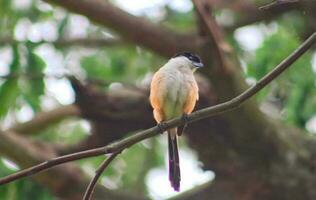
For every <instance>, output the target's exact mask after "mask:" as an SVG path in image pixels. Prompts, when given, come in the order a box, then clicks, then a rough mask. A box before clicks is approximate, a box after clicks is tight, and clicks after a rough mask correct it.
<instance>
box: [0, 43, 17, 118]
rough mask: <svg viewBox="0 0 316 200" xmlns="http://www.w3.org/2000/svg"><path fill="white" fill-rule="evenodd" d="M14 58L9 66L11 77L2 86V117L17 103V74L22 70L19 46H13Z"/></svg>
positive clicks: (0, 97) (0, 112) (0, 96)
mask: <svg viewBox="0 0 316 200" xmlns="http://www.w3.org/2000/svg"><path fill="white" fill-rule="evenodd" d="M12 52H13V55H12V57H13V59H12V62H11V64H10V66H9V70H10V72H9V78H7V79H6V80H5V81H4V82H3V84H1V86H0V118H2V117H4V116H5V115H6V114H7V112H8V111H9V109H10V108H12V107H14V106H15V105H16V103H15V102H16V99H17V97H18V95H19V88H18V80H17V78H16V75H17V74H18V72H19V70H20V60H19V59H20V58H19V52H18V47H17V46H16V45H14V46H13V47H12Z"/></svg>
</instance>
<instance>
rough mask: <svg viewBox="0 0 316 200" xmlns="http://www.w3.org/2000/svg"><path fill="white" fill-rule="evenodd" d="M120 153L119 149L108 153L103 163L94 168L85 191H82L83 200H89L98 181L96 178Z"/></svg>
mask: <svg viewBox="0 0 316 200" xmlns="http://www.w3.org/2000/svg"><path fill="white" fill-rule="evenodd" d="M119 153H120V151H117V152H115V153H113V154H112V155H110V156H109V157H108V158H107V159H105V160H104V161H103V163H102V164H101V165H100V167H99V168H98V169H97V170H96V173H95V176H94V177H93V179H92V180H91V181H90V183H89V185H88V187H87V189H86V192H85V193H84V196H83V200H90V199H92V194H93V191H94V189H95V186H96V184H97V182H98V179H99V178H100V176H101V174H102V173H103V172H104V170H105V169H106V168H107V167H108V166H109V165H110V163H111V162H112V161H113V160H114V159H115V157H116V156H117V155H118V154H119Z"/></svg>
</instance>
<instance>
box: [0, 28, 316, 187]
mask: <svg viewBox="0 0 316 200" xmlns="http://www.w3.org/2000/svg"><path fill="white" fill-rule="evenodd" d="M315 42H316V32H315V33H313V34H312V35H311V36H310V37H309V38H308V39H307V40H306V41H305V42H304V43H303V44H301V45H300V46H299V47H298V48H297V49H296V50H295V51H294V52H293V53H292V54H291V55H289V56H288V57H287V58H286V59H284V60H283V61H282V62H281V63H280V64H279V65H278V66H276V67H275V68H274V69H273V70H272V71H271V72H270V73H268V74H267V75H266V76H264V77H263V78H261V79H260V80H259V81H258V82H257V83H256V84H255V85H253V86H252V87H250V88H249V89H247V90H246V91H244V92H243V93H241V94H240V95H239V96H237V97H235V98H233V99H231V100H230V101H227V102H224V103H221V104H218V105H215V106H211V107H208V108H204V109H201V110H198V111H196V112H194V113H192V114H190V115H189V116H188V119H187V120H186V122H188V123H192V122H194V121H198V120H201V119H205V118H208V117H211V116H214V115H216V114H219V113H223V112H227V111H229V110H232V109H235V108H237V107H239V106H240V105H241V104H242V103H244V102H245V101H246V100H248V99H249V98H251V97H252V96H254V95H255V94H256V93H257V92H259V91H260V90H261V89H262V88H264V87H265V86H266V85H268V84H269V83H270V82H271V81H273V80H274V79H275V78H277V77H278V76H279V75H280V74H281V73H282V72H283V71H284V70H286V69H287V68H289V67H290V66H291V64H293V63H294V62H295V61H296V60H297V59H298V58H299V57H301V56H302V55H303V54H304V53H305V52H306V51H307V50H308V49H309V48H310V47H311V46H312V45H313V44H315ZM184 123H185V122H184V121H183V118H182V117H178V118H175V119H172V120H168V121H167V122H166V123H165V125H164V127H163V130H167V129H170V128H172V127H176V126H181V125H183V124H184ZM160 132H161V128H159V127H158V126H155V127H152V128H150V129H147V130H143V131H140V132H138V133H136V134H134V135H132V136H130V137H127V138H125V139H123V140H120V141H118V142H115V143H112V144H110V145H107V146H104V147H100V148H95V149H91V150H87V151H81V152H77V153H73V154H69V155H65V156H61V157H57V158H54V159H51V160H49V161H45V162H43V163H40V164H38V165H35V166H33V167H30V168H27V169H24V170H21V171H19V172H16V173H13V174H11V175H9V176H6V177H3V178H1V179H0V185H3V184H6V183H10V182H12V181H15V180H17V179H20V178H23V177H27V176H31V175H34V174H36V173H39V172H41V171H44V170H47V169H49V168H52V167H54V166H56V165H60V164H63V163H66V162H71V161H74V160H79V159H83V158H89V157H94V156H99V155H104V154H109V153H116V152H118V151H123V150H124V149H126V148H128V147H130V146H132V145H134V144H136V143H138V142H140V141H142V140H144V139H147V138H149V137H153V136H155V135H157V134H159V133H160ZM113 155H114V154H113Z"/></svg>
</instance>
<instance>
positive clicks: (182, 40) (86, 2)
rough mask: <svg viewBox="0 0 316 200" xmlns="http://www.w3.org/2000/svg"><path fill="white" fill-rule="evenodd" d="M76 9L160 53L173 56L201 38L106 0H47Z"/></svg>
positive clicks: (134, 41) (66, 7)
mask: <svg viewBox="0 0 316 200" xmlns="http://www.w3.org/2000/svg"><path fill="white" fill-rule="evenodd" d="M44 1H46V2H48V3H52V4H55V5H58V6H61V7H64V8H65V9H67V10H69V11H72V12H74V13H78V14H82V15H85V16H86V17H88V18H89V19H90V20H91V21H94V22H96V23H98V24H101V25H103V26H106V27H109V28H111V29H112V30H114V31H116V32H117V33H119V35H120V36H122V38H124V40H127V41H129V42H133V43H135V44H139V45H141V46H143V47H146V48H148V49H151V50H153V51H154V52H156V53H158V54H159V55H163V56H168V57H170V56H172V55H174V54H175V53H176V52H179V51H183V50H192V49H195V48H196V47H197V38H195V37H193V38H192V36H184V35H180V34H177V33H174V32H172V31H170V30H168V29H167V28H165V27H161V26H158V25H154V24H152V23H149V22H148V21H146V20H145V19H143V18H141V17H136V16H133V15H131V14H129V13H127V12H124V11H123V10H121V9H119V8H117V7H115V6H113V5H112V4H111V3H109V2H108V1H103V0H81V1H77V0H44Z"/></svg>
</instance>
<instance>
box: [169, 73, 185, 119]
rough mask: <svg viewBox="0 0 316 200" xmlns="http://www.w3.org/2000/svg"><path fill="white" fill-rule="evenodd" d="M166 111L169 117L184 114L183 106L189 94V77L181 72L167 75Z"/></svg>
mask: <svg viewBox="0 0 316 200" xmlns="http://www.w3.org/2000/svg"><path fill="white" fill-rule="evenodd" d="M165 81H166V82H165V83H166V85H165V88H164V91H165V95H164V96H165V101H164V106H163V107H164V108H163V110H164V112H165V117H166V118H167V119H171V118H174V117H177V116H181V115H182V114H183V107H184V104H185V102H186V100H187V96H188V94H189V91H188V90H189V87H187V83H188V82H187V81H188V80H187V78H186V76H185V75H183V74H182V73H181V72H178V71H175V72H173V73H169V74H168V75H165Z"/></svg>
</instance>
